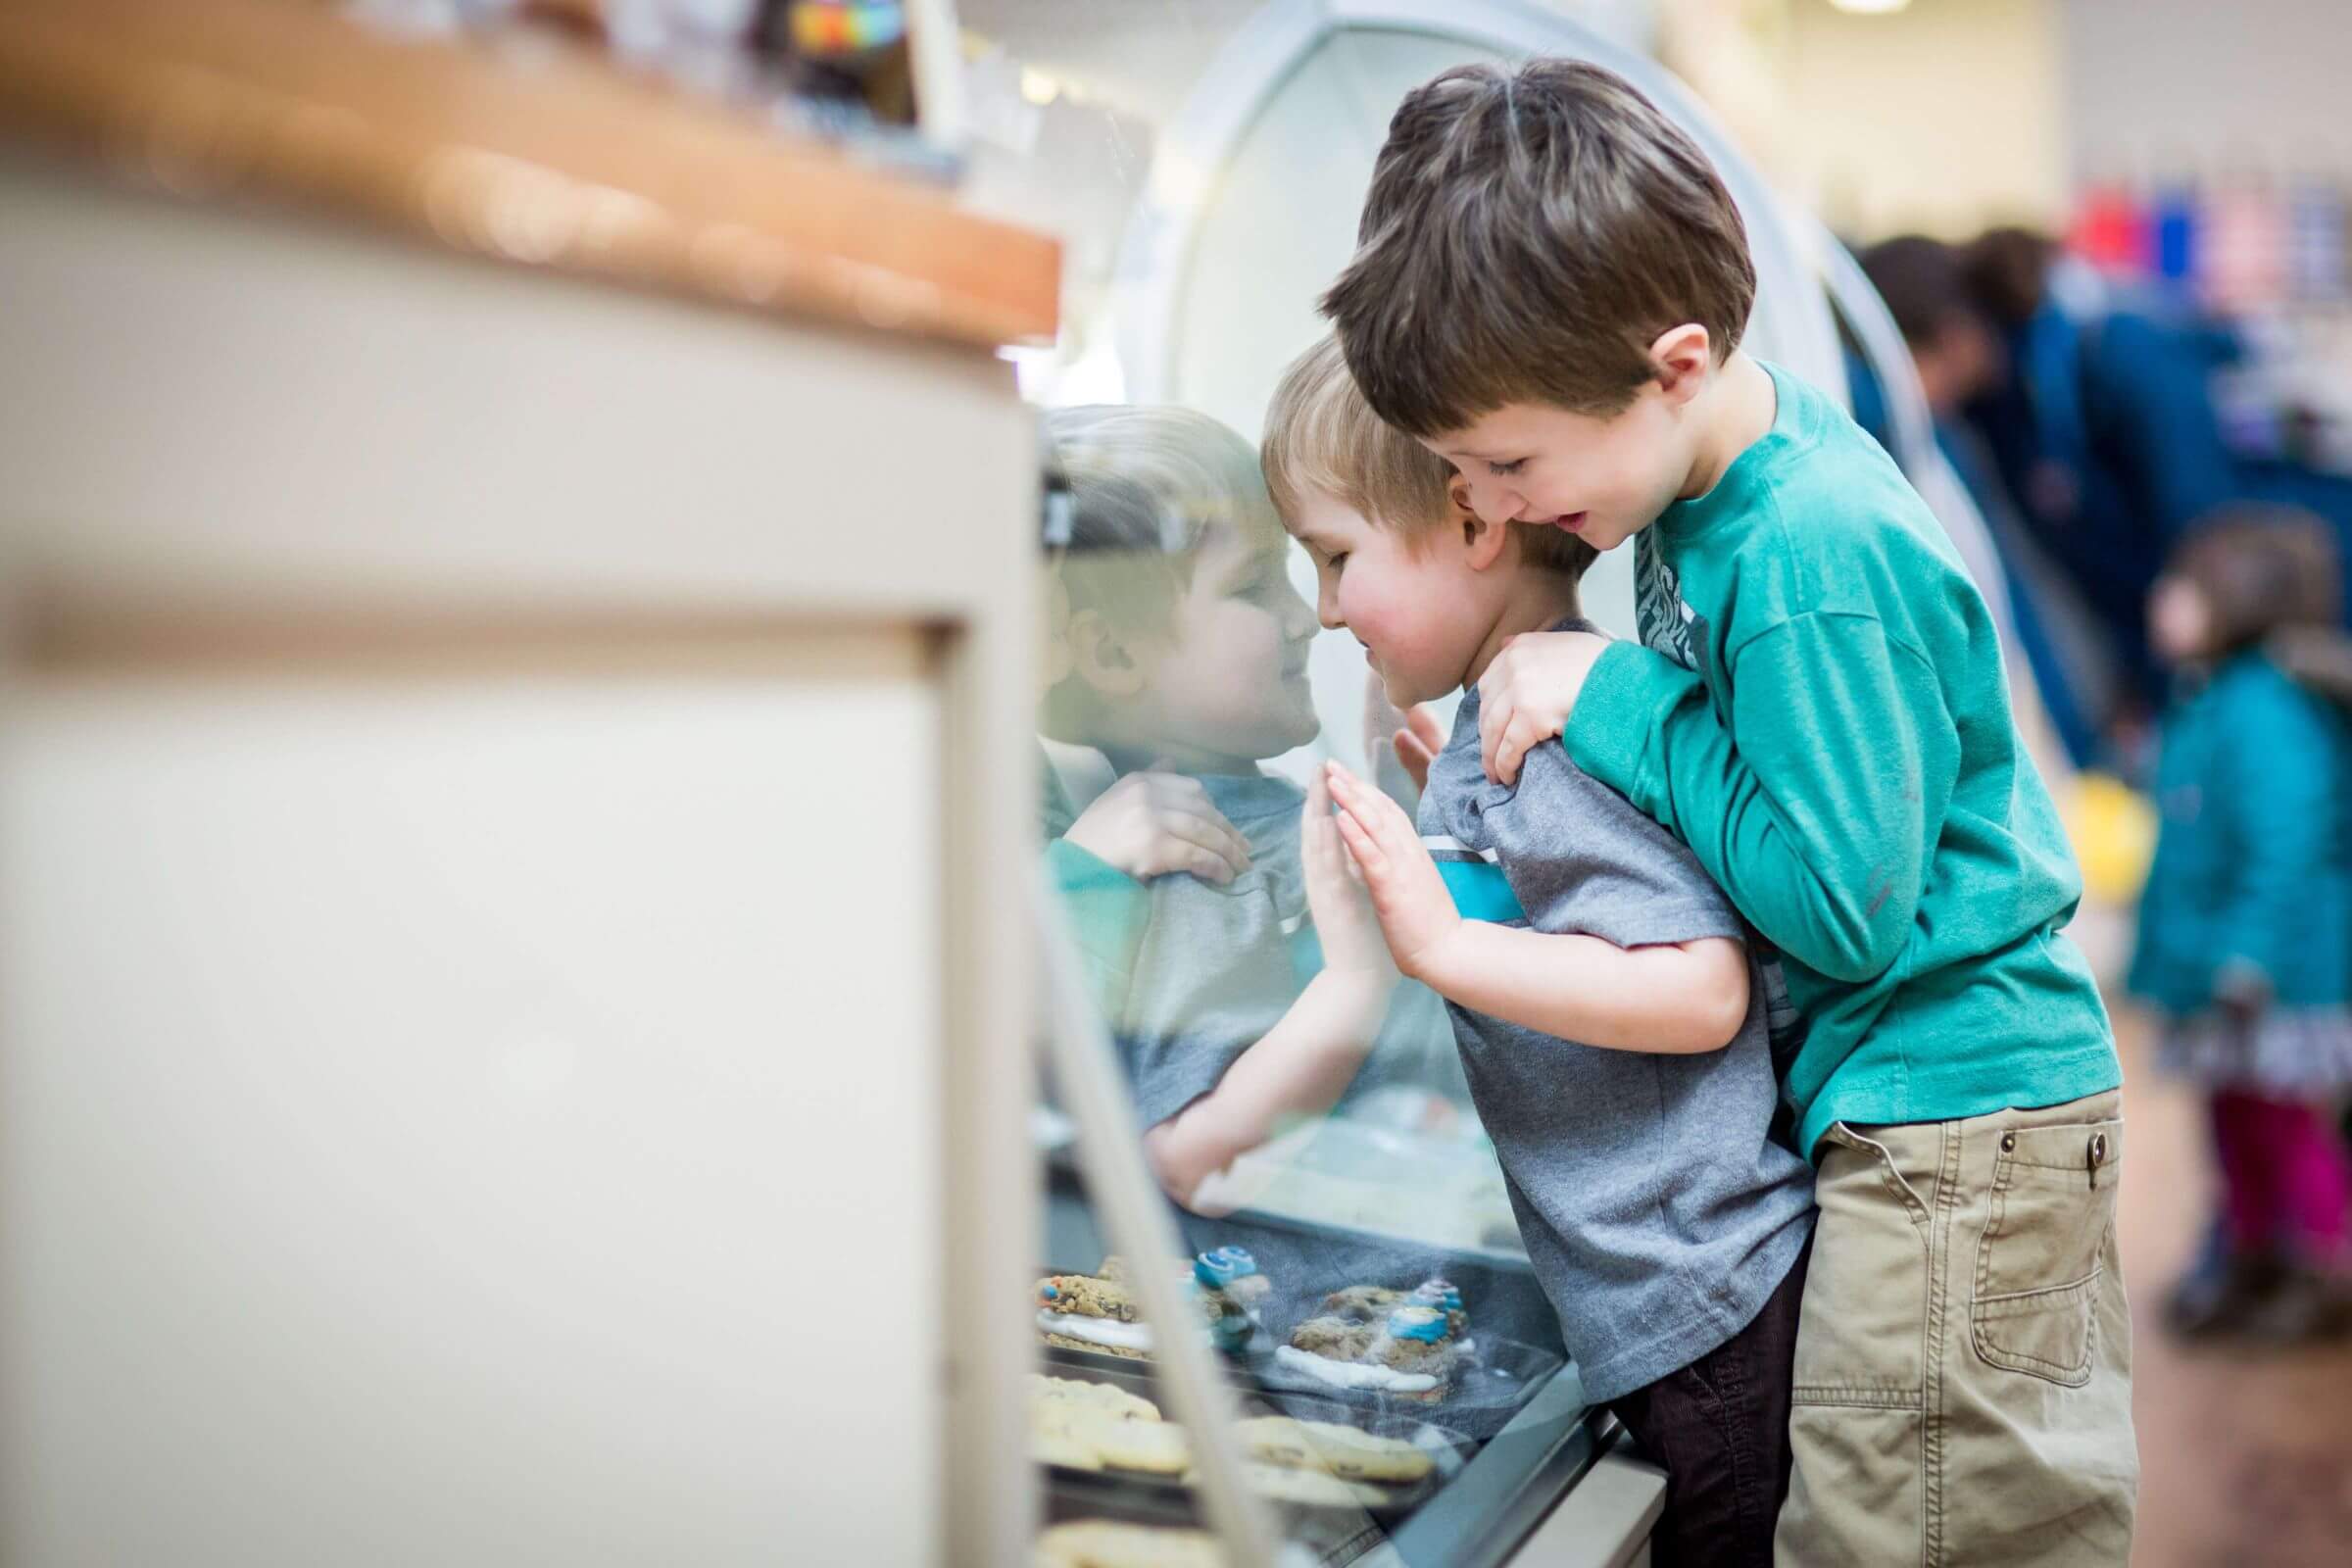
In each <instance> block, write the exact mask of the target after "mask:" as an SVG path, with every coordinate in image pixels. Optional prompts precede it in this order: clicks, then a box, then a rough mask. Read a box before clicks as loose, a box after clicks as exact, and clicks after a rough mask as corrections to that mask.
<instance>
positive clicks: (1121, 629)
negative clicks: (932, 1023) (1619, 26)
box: [1041, 406, 1396, 1207]
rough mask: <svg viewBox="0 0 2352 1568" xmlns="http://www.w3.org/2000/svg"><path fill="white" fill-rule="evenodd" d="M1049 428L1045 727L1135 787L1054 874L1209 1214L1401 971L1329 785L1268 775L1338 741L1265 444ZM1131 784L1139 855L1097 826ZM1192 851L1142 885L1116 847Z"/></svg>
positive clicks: (1326, 1081) (1071, 412)
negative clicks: (1065, 503)
mask: <svg viewBox="0 0 2352 1568" xmlns="http://www.w3.org/2000/svg"><path fill="white" fill-rule="evenodd" d="M1047 435H1048V439H1049V441H1050V443H1051V445H1052V449H1053V455H1054V460H1055V462H1056V463H1057V465H1058V466H1059V467H1060V469H1061V473H1062V476H1063V477H1064V479H1065V480H1066V482H1067V484H1068V487H1069V497H1070V505H1069V508H1068V511H1067V521H1066V531H1067V537H1066V538H1062V539H1059V540H1056V541H1054V551H1055V552H1056V556H1057V559H1056V562H1055V578H1056V583H1057V586H1058V587H1059V589H1060V590H1061V594H1060V596H1058V597H1059V604H1058V608H1056V609H1055V610H1054V626H1053V628H1052V634H1053V639H1054V649H1053V651H1052V654H1051V656H1050V658H1049V661H1048V665H1049V668H1050V669H1051V670H1052V671H1053V672H1054V674H1056V675H1058V676H1059V678H1058V679H1057V680H1055V681H1054V684H1053V685H1052V686H1051V687H1050V689H1049V690H1048V691H1047V693H1046V696H1045V701H1044V704H1043V708H1042V716H1041V725H1042V728H1043V729H1044V731H1045V733H1046V735H1047V736H1048V738H1050V739H1052V740H1056V741H1061V742H1065V743H1068V744H1071V745H1077V746H1084V747H1090V748H1093V749H1095V750H1097V751H1100V752H1101V753H1102V754H1103V756H1104V757H1105V758H1107V759H1108V760H1109V762H1110V764H1111V767H1112V768H1113V769H1114V770H1115V771H1116V772H1117V773H1118V774H1119V775H1120V778H1121V780H1122V784H1120V785H1113V786H1112V788H1111V790H1110V791H1107V792H1105V794H1104V795H1103V797H1100V798H1098V800H1097V801H1096V802H1094V803H1092V804H1091V805H1089V806H1088V807H1087V808H1086V809H1084V810H1079V809H1076V808H1075V804H1074V803H1071V804H1070V805H1066V806H1064V807H1063V813H1064V814H1067V815H1069V816H1071V817H1072V818H1074V820H1072V821H1071V823H1070V825H1069V827H1068V828H1067V829H1065V831H1064V833H1063V836H1062V837H1060V838H1058V839H1056V840H1055V841H1054V843H1053V844H1051V845H1050V846H1049V848H1048V851H1047V858H1048V861H1049V864H1050V865H1051V867H1052V869H1053V871H1054V877H1055V881H1056V883H1057V885H1058V886H1059V888H1060V890H1061V893H1062V897H1063V900H1064V902H1065V904H1066V905H1068V906H1069V907H1070V909H1071V913H1072V916H1073V918H1072V921H1071V924H1072V926H1073V928H1074V930H1075V934H1076V936H1077V939H1078V942H1079V944H1080V946H1081V949H1082V950H1083V953H1084V956H1085V957H1086V959H1087V961H1088V965H1089V969H1090V971H1091V973H1092V975H1093V977H1094V980H1095V983H1096V988H1097V992H1098V995H1099V998H1100V1000H1101V1002H1102V1005H1103V1013H1104V1018H1105V1021H1106V1022H1107V1024H1108V1026H1109V1028H1110V1032H1111V1036H1112V1038H1113V1040H1114V1041H1115V1042H1116V1044H1117V1046H1118V1048H1119V1051H1120V1053H1121V1055H1122V1056H1123V1058H1124V1060H1125V1065H1126V1067H1127V1070H1128V1077H1129V1081H1130V1085H1131V1088H1132V1090H1133V1092H1134V1097H1135V1106H1136V1111H1137V1114H1138V1117H1139V1119H1140V1120H1141V1121H1142V1123H1143V1125H1144V1127H1145V1128H1146V1129H1147V1131H1146V1133H1145V1151H1146V1152H1147V1154H1148V1155H1149V1156H1150V1158H1151V1160H1152V1168H1153V1170H1154V1172H1155V1173H1156V1174H1157V1175H1158V1176H1159V1178H1160V1181H1161V1183H1162V1185H1163V1186H1164V1187H1166V1189H1167V1191H1168V1193H1169V1194H1170V1196H1172V1197H1174V1198H1175V1199H1177V1200H1178V1201H1181V1202H1185V1203H1187V1204H1189V1205H1193V1206H1196V1207H1198V1206H1201V1203H1202V1202H1203V1200H1202V1198H1201V1184H1202V1182H1203V1181H1205V1180H1206V1179H1207V1178H1209V1177H1210V1176H1212V1175H1214V1174H1215V1173H1216V1172H1218V1171H1219V1170H1221V1169H1223V1168H1224V1167H1225V1166H1226V1165H1227V1164H1229V1163H1230V1162H1231V1161H1232V1159H1233V1158H1234V1156H1235V1155H1237V1154H1240V1153H1243V1152H1247V1151H1249V1150H1250V1149H1253V1148H1256V1147H1257V1146H1258V1145H1259V1144H1261V1143H1263V1142H1265V1140H1266V1139H1267V1138H1268V1137H1270V1136H1271V1135H1272V1134H1273V1132H1274V1131H1275V1130H1276V1126H1277V1124H1278V1122H1279V1120H1280V1119H1281V1118H1283V1117H1285V1116H1290V1115H1300V1114H1311V1113H1315V1112H1319V1111H1323V1110H1326V1109H1329V1108H1330V1106H1331V1105H1332V1103H1334V1102H1335V1101H1337V1100H1338V1099H1339V1098H1340V1095H1341V1094H1342V1092H1343V1091H1344V1090H1346V1089H1347V1088H1348V1085H1349V1083H1350V1081H1351V1080H1353V1079H1354V1078H1355V1076H1356V1073H1357V1070H1358V1069H1359V1068H1360V1067H1361V1066H1362V1065H1363V1062H1364V1059H1365V1057H1366V1055H1367V1054H1368V1053H1369V1052H1370V1051H1371V1049H1372V1046H1373V1043H1374V1040H1375V1038H1376V1036H1377V1035H1378V1033H1379V1030H1380V1027H1381V1021H1382V1018H1383V1016H1384V1015H1385V1013H1386V1012H1387V1009H1388V1004H1389V998H1390V993H1391V991H1392V990H1393V989H1394V986H1395V981H1396V971H1395V969H1394V968H1393V967H1392V966H1391V965H1390V963H1389V961H1388V956H1387V954H1386V952H1385V951H1384V950H1383V948H1382V945H1381V941H1380V935H1379V932H1378V930H1377V928H1376V927H1375V926H1374V925H1373V923H1372V919H1371V915H1370V911H1369V909H1368V908H1366V907H1365V906H1364V902H1363V897H1362V895H1361V894H1360V893H1359V892H1357V891H1356V889H1355V888H1354V887H1353V885H1352V884H1351V883H1350V881H1349V879H1348V874H1347V871H1346V869H1345V865H1344V861H1343V852H1342V851H1341V849H1340V845H1339V839H1338V834H1337V831H1336V829H1335V828H1334V826H1333V823H1332V818H1331V812H1330V809H1329V805H1328V802H1326V801H1324V800H1323V799H1321V798H1320V797H1321V794H1322V792H1321V790H1320V789H1319V788H1318V789H1316V790H1314V791H1311V792H1308V794H1305V795H1302V794H1301V792H1300V791H1299V789H1298V788H1297V787H1296V786H1295V785H1293V784H1291V783H1289V782H1288V781H1286V780H1283V779H1279V778H1276V777H1273V776H1271V775H1269V774H1267V773H1265V772H1263V771H1262V770H1261V769H1260V768H1259V766H1258V763H1259V762H1260V761H1261V760H1264V759H1266V758H1269V757H1275V756H1279V755H1280V754H1282V753H1284V752H1287V751H1290V750H1292V749H1293V748H1295V747H1299V746H1303V745H1304V744H1306V743H1307V742H1308V741H1311V740H1313V739H1314V738H1315V734H1316V732H1317V730H1318V728H1319V726H1318V724H1317V721H1316V718H1315V712H1314V707H1313V703H1312V701H1311V698H1310V696H1309V693H1308V690H1307V682H1306V649H1307V644H1308V642H1309V640H1310V639H1312V637H1313V636H1314V633H1315V621H1314V614H1313V612H1312V611H1310V610H1309V609H1308V608H1307V606H1306V604H1305V602H1304V601H1302V600H1301V599H1300V598H1299V595H1298V593H1297V591H1296V590H1295V589H1293V588H1292V586H1291V582H1290V577H1289V575H1288V572H1287V570H1286V567H1285V557H1286V556H1287V554H1288V551H1289V540H1287V539H1286V538H1285V537H1284V535H1283V532H1282V527H1281V524H1280V522H1279V521H1278V520H1277V519H1276V518H1275V515H1274V511H1273V507H1272V505H1271V503H1270V502H1269V501H1268V499H1267V496H1266V488H1265V481H1264V479H1263V478H1262V477H1261V476H1260V474H1259V472H1258V465H1257V454H1256V453H1255V452H1254V451H1252V450H1251V448H1250V443H1249V442H1248V441H1246V440H1244V439H1243V438H1242V437H1241V436H1239V435H1237V434H1235V433H1234V432H1233V431H1231V430H1229V429H1227V428H1226V427H1225V426H1224V425H1222V424H1219V423H1218V422H1217V421H1216V420H1214V419H1212V418H1209V417H1207V416H1205V415H1201V414H1195V413H1193V412H1191V411H1189V410H1185V409H1176V408H1152V407H1123V406H1122V407H1110V406H1103V407H1093V408H1080V409H1060V410H1056V411H1054V413H1053V414H1051V415H1049V416H1048V417H1047ZM1137 781H1140V782H1137ZM1122 786H1125V787H1126V788H1127V790H1128V792H1129V793H1130V794H1131V795H1134V796H1135V797H1136V799H1135V800H1134V801H1132V802H1131V803H1130V805H1131V806H1132V807H1133V808H1134V809H1133V810H1130V811H1125V812H1122V813H1120V814H1122V815H1126V816H1132V817H1134V818H1136V819H1135V820H1133V821H1131V822H1129V823H1128V824H1127V825H1128V828H1129V829H1131V830H1132V831H1129V832H1128V833H1127V834H1126V836H1125V839H1123V840H1121V839H1119V838H1118V835H1117V833H1116V832H1115V831H1114V830H1115V829H1116V827H1117V820H1116V818H1115V817H1114V818H1113V819H1112V821H1111V822H1110V823H1108V824H1107V825H1106V827H1105V831H1104V832H1103V833H1096V834H1090V833H1089V831H1088V826H1089V823H1090V822H1091V821H1093V819H1095V818H1097V817H1101V816H1103V808H1104V807H1105V805H1106V804H1115V803H1113V802H1112V797H1113V796H1114V795H1116V794H1118V793H1119V791H1120V790H1121V788H1122ZM1147 808H1149V809H1147ZM1098 825H1103V824H1098ZM1237 832H1238V834H1239V835H1240V838H1241V840H1242V842H1241V844H1239V845H1238V846H1237V845H1236V844H1234V843H1233V835H1234V834H1235V833H1237ZM1171 836H1173V837H1182V838H1189V839H1190V840H1192V841H1194V842H1195V846H1196V848H1198V849H1200V850H1201V852H1202V853H1203V856H1204V857H1205V856H1208V855H1209V854H1211V853H1212V852H1213V855H1214V859H1213V861H1212V860H1210V859H1208V858H1203V859H1202V860H1201V862H1199V865H1198V870H1199V872H1200V873H1201V874H1197V875H1195V874H1186V872H1185V869H1184V868H1181V867H1180V866H1178V865H1171V866H1169V867H1167V869H1168V871H1169V872H1170V873H1171V874H1163V875H1157V876H1155V877H1153V878H1152V880H1150V881H1144V880H1141V879H1140V878H1138V877H1137V876H1135V875H1132V874H1130V868H1129V865H1128V862H1129V861H1130V859H1131V858H1132V857H1129V856H1125V855H1121V854H1120V852H1119V851H1118V850H1117V849H1115V848H1114V847H1113V845H1114V842H1129V843H1131V844H1137V843H1140V844H1142V845H1144V846H1145V847H1146V848H1147V849H1148V848H1149V845H1150V842H1151V841H1152V840H1153V839H1155V838H1163V839H1164V838H1167V837H1171ZM1144 858H1148V857H1144ZM1142 868H1143V867H1141V866H1137V867H1134V869H1142Z"/></svg>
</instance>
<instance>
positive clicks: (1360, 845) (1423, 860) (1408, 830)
mask: <svg viewBox="0 0 2352 1568" xmlns="http://www.w3.org/2000/svg"><path fill="white" fill-rule="evenodd" d="M1324 766H1325V770H1326V772H1327V773H1328V774H1329V775H1330V779H1331V793H1332V798H1333V799H1334V800H1336V801H1337V802H1338V803H1339V808H1340V815H1339V827H1340V838H1341V840H1342V841H1343V842H1344V843H1346V845H1347V846H1348V856H1349V857H1350V858H1352V859H1353V860H1354V862H1355V866H1356V869H1357V870H1358V871H1359V872H1361V873H1362V875H1363V879H1364V889H1365V891H1366V892H1367V893H1369V894H1370V895H1371V898H1372V912H1373V915H1374V916H1375V917H1376V918H1377V919H1378V920H1379V921H1380V929H1381V933H1382V935H1384V936H1385V937H1386V938H1387V939H1388V944H1389V953H1390V954H1391V956H1394V957H1395V959H1396V961H1397V968H1399V969H1401V970H1403V971H1404V972H1405V973H1406V974H1408V975H1411V976H1413V977H1414V978H1415V979H1420V978H1422V977H1424V976H1426V975H1428V974H1429V973H1431V972H1433V970H1434V968H1436V967H1437V966H1438V965H1439V963H1440V956H1441V955H1442V953H1443V952H1444V949H1445V946H1446V942H1447V941H1448V940H1449V939H1450V938H1451V937H1452V936H1453V934H1454V933H1455V932H1457V931H1459V930H1460V929H1461V926H1462V917H1461V915H1460V914H1458V913H1456V912H1455V910H1454V907H1453V895H1452V894H1450V893H1448V892H1447V891H1446V880H1445V878H1443V877H1441V876H1440V875H1438V862H1437V861H1436V860H1434V859H1432V858H1430V854H1429V851H1428V849H1427V848H1425V847H1424V846H1423V845H1422V843H1421V835H1420V834H1419V833H1418V832H1417V831H1416V830H1415V829H1414V827H1413V823H1412V819H1411V818H1409V817H1407V816H1406V815H1405V814H1404V808H1402V807H1400V806H1398V805H1397V803H1396V802H1395V801H1392V800H1390V799H1389V798H1388V797H1387V796H1386V795H1383V794H1381V793H1380V791H1378V790H1376V789H1373V788H1372V787H1370V786H1369V785H1367V784H1365V783H1364V782H1363V781H1362V780H1361V779H1359V778H1357V777H1356V776H1355V775H1354V774H1352V773H1350V772H1348V770H1347V769H1346V768H1344V767H1342V766H1340V764H1339V763H1337V762H1328V763H1325V764H1324Z"/></svg>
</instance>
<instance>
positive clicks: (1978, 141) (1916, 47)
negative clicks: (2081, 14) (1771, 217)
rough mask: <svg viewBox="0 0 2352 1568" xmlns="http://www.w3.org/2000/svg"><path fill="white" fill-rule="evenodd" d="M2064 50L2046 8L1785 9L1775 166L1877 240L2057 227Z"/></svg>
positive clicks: (1815, 4)
mask: <svg viewBox="0 0 2352 1568" xmlns="http://www.w3.org/2000/svg"><path fill="white" fill-rule="evenodd" d="M2059 47H2060V38H2059V23H2058V19H2057V17H2056V16H2055V15H2054V8H2053V6H2052V5H2051V4H2050V3H2049V0H1912V3H1911V5H1910V7H1909V8H1908V9H1907V10H1905V11H1902V12H1899V13H1897V14H1895V15H1893V16H1879V17H1869V16H1852V15H1849V14H1847V13H1844V12H1841V11H1838V10H1836V9H1834V8H1833V7H1832V6H1831V5H1830V4H1829V0H1786V12H1785V23H1784V27H1783V29H1782V32H1781V37H1780V40H1779V52H1780V65H1781V71H1780V77H1781V83H1782V101H1783V112H1782V118H1781V121H1780V123H1779V124H1778V125H1777V126H1776V127H1775V131H1776V134H1775V135H1774V137H1773V146H1772V149H1771V154H1770V156H1771V157H1772V160H1773V167H1774V169H1775V171H1776V172H1777V173H1778V175H1779V177H1780V179H1781V182H1782V184H1783V185H1784V187H1785V188H1787V189H1788V190H1789V193H1790V194H1791V195H1793V196H1795V197H1797V198H1798V199H1800V200H1802V201H1804V202H1805V203H1806V204H1807V205H1809V206H1811V207H1812V208H1813V210H1814V211H1816V212H1818V213H1820V214H1821V215H1822V217H1823V218H1825V219H1827V220H1828V221H1829V222H1830V224H1831V226H1832V227H1834V228H1836V229H1837V230H1838V232H1840V233H1841V234H1845V235H1848V236H1851V237H1856V238H1861V239H1866V240H1867V239H1877V238H1884V237H1885V236H1887V235H1889V234H1894V233H1900V232H1902V231H1904V230H1907V229H1922V230H1926V231H1928V232H1930V233H1936V234H1942V235H1945V236H1947V237H1952V238H1961V237H1965V236H1966V235H1968V234H1972V233H1974V232H1976V231H1977V230H1978V229H1981V228H1983V227H1984V226H1985V224H1987V223H1989V222H1996V221H2020V220H2022V221H2044V222H2046V221H2053V220H2054V219H2055V218H2056V217H2057V216H2058V215H2059V213H2060V212H2061V211H2062V209H2063V207H2064V204H2065V200H2066V192H2067V174H2066V172H2067V149H2066V130H2065V116H2064V110H2063V102H2062V99H2063V87H2062V79H2061V73H2062V64H2061V61H2060V58H2059Z"/></svg>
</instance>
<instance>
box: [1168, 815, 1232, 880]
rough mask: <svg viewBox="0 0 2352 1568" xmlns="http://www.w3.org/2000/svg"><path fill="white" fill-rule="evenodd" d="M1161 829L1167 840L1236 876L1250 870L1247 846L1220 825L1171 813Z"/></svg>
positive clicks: (1197, 817)
mask: <svg viewBox="0 0 2352 1568" xmlns="http://www.w3.org/2000/svg"><path fill="white" fill-rule="evenodd" d="M1162 826H1164V827H1165V828H1166V830H1167V832H1168V835H1169V837H1171V838H1176V839H1181V840H1183V841H1184V842H1185V843H1187V844H1190V845H1193V846H1194V847H1196V848H1198V849H1201V850H1202V851H1205V852H1206V853H1207V854H1209V855H1212V856H1214V857H1216V859H1217V863H1218V864H1220V865H1225V866H1229V867H1231V868H1232V869H1233V870H1234V871H1235V872H1237V873H1238V872H1242V871H1247V870H1249V869H1250V846H1249V845H1248V844H1247V843H1245V842H1243V840H1242V839H1241V837H1240V836H1239V835H1237V834H1236V833H1235V832H1234V831H1233V830H1232V829H1231V828H1229V827H1226V826H1225V825H1224V824H1223V823H1221V822H1212V821H1210V820H1208V819H1207V818H1206V817H1201V816H1185V815H1179V814H1176V813H1173V812H1171V813H1170V814H1169V815H1168V817H1167V820H1166V821H1165V822H1164V823H1163V824H1162Z"/></svg>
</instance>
